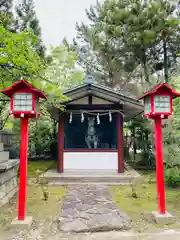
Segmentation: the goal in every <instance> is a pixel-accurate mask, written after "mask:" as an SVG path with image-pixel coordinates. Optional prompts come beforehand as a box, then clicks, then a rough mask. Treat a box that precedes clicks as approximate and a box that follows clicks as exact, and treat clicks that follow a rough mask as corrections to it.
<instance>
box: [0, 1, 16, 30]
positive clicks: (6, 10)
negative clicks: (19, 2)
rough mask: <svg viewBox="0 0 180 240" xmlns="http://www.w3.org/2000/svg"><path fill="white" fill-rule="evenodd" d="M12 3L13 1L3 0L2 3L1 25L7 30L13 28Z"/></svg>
mask: <svg viewBox="0 0 180 240" xmlns="http://www.w3.org/2000/svg"><path fill="white" fill-rule="evenodd" d="M12 2H13V0H2V1H1V2H0V25H2V26H3V27H5V28H6V29H9V28H10V27H11V26H12V20H13V19H12V18H13V14H12Z"/></svg>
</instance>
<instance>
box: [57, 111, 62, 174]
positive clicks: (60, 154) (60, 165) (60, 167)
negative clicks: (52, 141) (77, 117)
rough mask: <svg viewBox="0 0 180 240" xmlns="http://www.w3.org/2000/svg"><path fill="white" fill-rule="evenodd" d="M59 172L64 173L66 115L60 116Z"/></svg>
mask: <svg viewBox="0 0 180 240" xmlns="http://www.w3.org/2000/svg"><path fill="white" fill-rule="evenodd" d="M57 172H59V173H63V172H64V115H60V116H59V128H58V166H57Z"/></svg>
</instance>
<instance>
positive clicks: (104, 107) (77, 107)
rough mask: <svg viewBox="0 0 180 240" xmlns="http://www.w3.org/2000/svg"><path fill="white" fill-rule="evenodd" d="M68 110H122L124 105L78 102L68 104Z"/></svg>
mask: <svg viewBox="0 0 180 240" xmlns="http://www.w3.org/2000/svg"><path fill="white" fill-rule="evenodd" d="M66 109H67V110H82V109H83V110H122V109H123V106H122V105H121V104H105V105H104V104H98V105H87V104H76V105H71V106H69V105H67V106H66Z"/></svg>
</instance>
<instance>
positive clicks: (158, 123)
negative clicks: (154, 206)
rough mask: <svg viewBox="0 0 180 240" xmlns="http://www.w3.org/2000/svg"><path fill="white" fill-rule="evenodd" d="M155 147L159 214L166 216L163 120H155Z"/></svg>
mask: <svg viewBox="0 0 180 240" xmlns="http://www.w3.org/2000/svg"><path fill="white" fill-rule="evenodd" d="M154 129H155V146H156V183H157V193H158V207H159V213H160V214H165V212H166V206H165V205H166V204H165V187H164V164H163V144H162V120H161V119H160V118H156V119H155V120H154Z"/></svg>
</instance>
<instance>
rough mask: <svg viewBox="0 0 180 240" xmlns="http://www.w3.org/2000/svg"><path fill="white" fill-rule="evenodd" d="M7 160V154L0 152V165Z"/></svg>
mask: <svg viewBox="0 0 180 240" xmlns="http://www.w3.org/2000/svg"><path fill="white" fill-rule="evenodd" d="M7 160H9V152H5V151H3V152H0V163H2V162H5V161H7Z"/></svg>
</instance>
